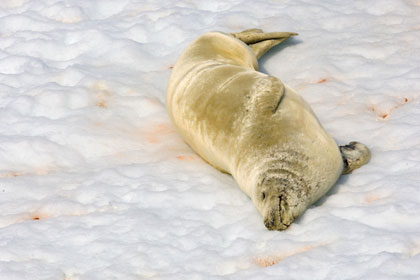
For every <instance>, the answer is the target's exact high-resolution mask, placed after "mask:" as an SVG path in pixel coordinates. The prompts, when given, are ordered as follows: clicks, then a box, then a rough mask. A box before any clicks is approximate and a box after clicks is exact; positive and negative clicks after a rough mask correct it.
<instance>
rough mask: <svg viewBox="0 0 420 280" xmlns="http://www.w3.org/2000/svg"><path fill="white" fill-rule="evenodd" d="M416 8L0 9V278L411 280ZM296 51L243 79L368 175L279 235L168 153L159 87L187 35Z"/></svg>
mask: <svg viewBox="0 0 420 280" xmlns="http://www.w3.org/2000/svg"><path fill="white" fill-rule="evenodd" d="M419 13H420V2H419V1H415V0H397V1H395V0H378V1H361V0H360V1H359V0H357V1H333V0H328V1H325V0H314V1H307V0H296V1H287V0H286V1H263V0H253V1H250V0H235V1H233V0H232V1H222V0H215V1H188V0H182V1H169V0H159V1H146V0H144V1H139V0H137V1H136V0H131V1H129V0H124V1H112V0H101V1H99V0H92V1H82V0H73V1H64V0H62V1H60V0H37V1H30V0H2V1H1V2H0V108H1V109H0V279H7V280H13V279H67V280H70V279H72V280H75V279H225V278H229V279H418V278H420V219H419V217H420V186H419V183H420V173H419V168H420V132H419V127H420V106H419V105H420V101H419V98H420V67H419V65H420V40H419V39H418V38H420V17H419V16H418V14H419ZM248 28H262V29H264V30H265V31H293V32H298V33H299V36H298V37H296V38H294V39H292V40H289V41H288V42H286V43H284V44H283V45H282V46H279V47H277V48H276V49H274V50H272V51H271V52H270V53H268V54H267V55H266V56H265V57H264V58H263V59H262V60H261V61H260V65H261V70H262V71H263V72H266V73H269V74H271V75H274V76H277V77H279V78H280V79H281V80H282V81H284V82H285V83H286V84H288V85H289V86H291V87H292V88H294V89H296V91H298V92H299V93H300V94H301V95H302V96H303V97H304V98H305V99H306V100H307V101H308V102H309V103H310V104H311V106H312V108H313V110H314V111H315V112H316V114H317V116H318V117H319V119H320V121H321V123H322V124H323V126H324V127H325V129H326V130H327V131H328V132H329V133H330V134H331V135H332V136H333V137H334V138H335V139H336V141H337V143H339V144H346V143H348V142H350V141H353V140H357V141H360V142H362V143H365V144H366V145H368V146H369V147H370V148H371V152H372V159H371V161H370V162H369V164H367V165H366V166H363V167H362V168H361V169H359V170H356V171H355V172H354V173H353V174H351V175H348V176H343V177H342V178H341V179H340V180H339V182H338V183H337V184H336V186H335V187H334V188H333V189H332V190H331V191H330V192H329V193H328V194H327V195H326V196H325V197H324V198H322V199H321V200H320V201H319V202H317V203H316V204H315V205H314V206H313V207H311V208H309V209H308V210H307V211H306V212H305V214H304V215H303V216H302V217H301V218H299V219H298V220H297V221H296V222H295V223H294V224H293V225H292V226H291V227H290V228H289V229H288V230H286V231H283V232H271V231H267V230H266V229H265V227H264V225H263V222H262V219H261V217H260V216H259V214H258V213H257V211H256V209H255V207H254V206H253V204H252V203H251V201H250V200H249V198H247V197H246V196H245V195H244V194H243V193H242V192H241V191H240V190H239V188H238V187H237V186H236V183H235V182H234V180H233V179H232V178H231V177H230V176H229V175H226V174H222V173H220V172H219V171H217V170H215V169H214V168H212V167H211V166H209V165H208V164H206V163H205V162H204V161H203V160H201V159H200V158H199V157H198V156H197V155H195V154H194V152H193V151H191V149H190V148H189V147H188V146H187V145H186V144H184V142H183V141H182V139H181V138H180V136H179V135H178V134H177V133H176V132H175V130H174V127H173V126H172V124H171V123H170V120H169V117H168V115H167V112H166V109H165V106H164V99H165V87H166V83H167V80H168V78H169V75H170V72H171V67H172V66H173V64H174V63H175V62H176V59H177V57H178V56H179V55H180V53H181V52H182V50H183V49H184V48H185V46H186V45H187V44H188V43H189V42H191V41H192V40H193V39H194V38H196V37H198V36H199V35H201V34H202V33H204V32H207V31H213V30H219V31H225V32H239V31H241V30H244V29H248Z"/></svg>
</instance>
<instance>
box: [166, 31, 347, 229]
mask: <svg viewBox="0 0 420 280" xmlns="http://www.w3.org/2000/svg"><path fill="white" fill-rule="evenodd" d="M257 70H258V62H257V58H256V56H255V54H254V52H253V51H252V49H251V48H250V47H249V46H248V45H247V44H245V43H244V42H242V41H240V40H239V39H237V38H234V36H232V35H229V34H225V33H221V32H210V33H206V34H204V35H202V36H201V37H199V38H198V39H197V40H195V41H194V42H192V43H191V44H190V45H189V46H188V47H187V48H186V49H185V51H184V52H183V53H182V55H181V57H180V58H179V59H178V61H177V63H176V65H175V66H174V68H173V71H172V75H171V77H170V80H169V83H168V87H167V99H166V104H167V109H168V112H169V115H170V117H171V119H172V121H173V123H174V124H175V126H176V128H177V130H178V131H179V133H180V134H181V135H182V136H183V138H184V139H185V141H186V142H187V143H188V144H189V145H190V146H191V147H192V148H193V149H194V151H196V152H197V153H198V154H199V155H200V156H201V157H203V158H204V159H205V160H206V161H207V162H209V163H210V164H212V165H213V166H215V167H216V168H218V169H220V170H222V171H224V172H226V173H230V174H232V176H233V177H234V178H235V180H236V182H237V183H238V185H239V187H240V188H241V189H242V190H243V191H244V192H245V193H246V194H247V195H248V196H249V197H251V199H252V200H253V202H254V204H255V206H256V208H257V209H258V211H259V212H260V213H261V215H262V216H263V218H264V223H265V225H266V227H267V228H269V229H278V230H282V229H285V228H287V227H288V226H289V225H290V224H291V223H292V222H293V220H294V219H296V218H297V217H299V216H300V215H301V214H302V213H303V212H304V210H305V209H306V208H307V207H308V206H309V205H310V204H312V203H313V202H315V201H316V200H318V199H319V198H320V197H321V196H322V195H324V194H325V193H326V192H327V191H328V190H329V189H330V188H331V187H332V186H333V185H334V184H335V182H336V181H337V179H338V178H339V176H340V174H341V173H342V172H343V160H342V155H341V153H340V150H339V147H338V146H337V144H336V143H335V141H334V140H333V139H332V138H331V137H330V136H329V135H328V134H327V133H326V132H325V130H324V129H323V128H322V126H321V124H320V123H319V121H318V119H317V118H316V116H315V115H314V113H313V112H312V110H311V108H310V107H309V105H308V104H307V103H306V102H305V101H304V100H303V99H302V98H301V97H300V96H299V95H297V94H296V93H295V92H294V91H293V90H292V89H290V88H289V87H287V86H285V85H284V84H283V83H282V82H281V81H280V80H279V79H277V78H275V77H271V76H268V75H266V74H263V73H261V72H258V71H257Z"/></svg>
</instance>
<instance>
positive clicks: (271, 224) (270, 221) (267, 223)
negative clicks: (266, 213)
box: [264, 219, 274, 229]
mask: <svg viewBox="0 0 420 280" xmlns="http://www.w3.org/2000/svg"><path fill="white" fill-rule="evenodd" d="M264 225H265V227H266V228H267V229H273V227H274V220H273V219H266V220H264Z"/></svg>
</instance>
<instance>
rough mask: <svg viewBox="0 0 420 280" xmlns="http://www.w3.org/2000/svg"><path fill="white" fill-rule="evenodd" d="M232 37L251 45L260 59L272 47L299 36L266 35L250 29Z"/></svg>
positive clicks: (293, 34)
mask: <svg viewBox="0 0 420 280" xmlns="http://www.w3.org/2000/svg"><path fill="white" fill-rule="evenodd" d="M231 35H232V36H233V37H235V38H237V39H239V40H241V41H242V42H244V43H245V44H247V45H249V46H250V47H251V49H252V50H253V51H254V53H255V56H256V57H257V59H259V58H260V57H262V56H263V55H264V54H265V53H266V52H268V51H269V50H270V49H271V48H272V47H274V46H277V45H278V44H280V43H281V42H283V41H285V40H286V39H287V38H289V37H291V36H296V35H298V34H297V33H294V32H269V33H264V32H263V31H262V30H261V29H248V30H245V31H242V32H239V33H231Z"/></svg>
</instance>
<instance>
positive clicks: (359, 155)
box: [340, 142, 370, 174]
mask: <svg viewBox="0 0 420 280" xmlns="http://www.w3.org/2000/svg"><path fill="white" fill-rule="evenodd" d="M340 151H341V155H342V157H343V161H344V169H343V174H348V173H351V172H352V171H353V170H354V169H357V168H359V167H361V166H362V165H364V164H366V163H367V162H368V161H369V159H370V152H369V149H368V147H366V146H365V145H363V144H362V143H359V142H350V143H349V144H348V145H345V146H340Z"/></svg>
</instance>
